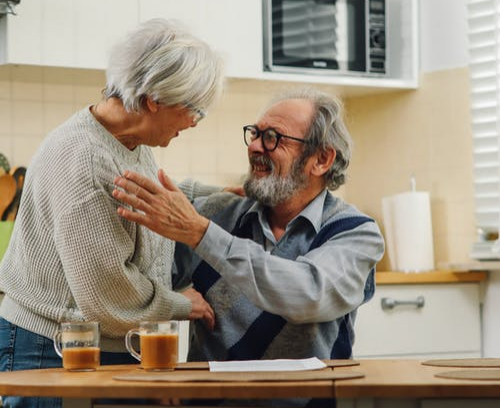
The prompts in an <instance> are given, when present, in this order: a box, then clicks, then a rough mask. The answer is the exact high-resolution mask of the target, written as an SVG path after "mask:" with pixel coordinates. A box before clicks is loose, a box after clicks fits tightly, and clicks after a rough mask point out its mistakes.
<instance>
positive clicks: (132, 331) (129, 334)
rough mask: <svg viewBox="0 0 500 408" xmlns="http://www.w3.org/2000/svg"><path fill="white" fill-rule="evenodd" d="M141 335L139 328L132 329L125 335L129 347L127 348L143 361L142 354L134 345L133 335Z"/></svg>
mask: <svg viewBox="0 0 500 408" xmlns="http://www.w3.org/2000/svg"><path fill="white" fill-rule="evenodd" d="M134 334H135V335H137V336H139V330H137V329H130V330H129V331H128V332H127V334H126V335H125V347H127V350H128V352H129V353H130V354H132V357H134V358H135V359H136V360H139V361H141V355H140V354H139V353H138V352H137V351H135V349H134V346H132V336H133V335H134Z"/></svg>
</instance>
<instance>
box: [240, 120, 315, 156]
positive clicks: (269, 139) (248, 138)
mask: <svg viewBox="0 0 500 408" xmlns="http://www.w3.org/2000/svg"><path fill="white" fill-rule="evenodd" d="M259 137H262V146H263V147H264V150H265V151H267V152H272V151H273V150H274V149H276V148H277V147H278V144H279V142H280V139H281V138H283V137H284V138H286V139H291V140H295V141H296V142H300V143H304V144H307V143H308V142H307V140H304V139H299V138H298V137H293V136H287V135H282V134H281V133H278V132H276V131H275V130H274V129H265V130H259V129H258V128H257V127H256V126H253V125H246V126H243V138H244V140H245V144H246V145H247V146H250V144H251V143H252V142H253V141H254V140H257V139H258V138H259Z"/></svg>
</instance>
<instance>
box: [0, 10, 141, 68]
mask: <svg viewBox="0 0 500 408" xmlns="http://www.w3.org/2000/svg"><path fill="white" fill-rule="evenodd" d="M137 8H138V6H137V0H85V1H83V0H43V1H41V0H36V1H32V0H22V1H21V2H20V3H19V5H18V6H17V7H16V13H17V15H16V16H14V15H7V16H4V17H1V18H0V42H1V44H0V63H3V64H27V65H45V66H56V67H72V68H94V69H104V68H105V67H106V65H107V55H108V51H109V48H110V46H111V45H112V44H113V43H114V42H115V41H116V40H117V39H118V38H120V37H121V36H123V34H124V33H125V32H126V31H127V30H128V29H130V28H131V27H133V26H134V25H135V24H136V23H137Z"/></svg>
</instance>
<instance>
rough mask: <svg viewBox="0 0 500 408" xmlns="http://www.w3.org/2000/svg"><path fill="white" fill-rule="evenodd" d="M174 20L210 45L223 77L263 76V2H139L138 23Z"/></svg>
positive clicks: (251, 0)
mask: <svg viewBox="0 0 500 408" xmlns="http://www.w3.org/2000/svg"><path fill="white" fill-rule="evenodd" d="M155 17H162V18H167V19H169V18H173V19H177V20H180V21H181V22H182V23H184V24H185V25H186V26H187V27H188V28H189V29H190V31H192V32H193V33H194V34H195V35H197V36H199V37H200V38H202V39H203V40H204V41H206V42H207V43H209V44H210V45H212V46H213V47H214V48H215V49H217V50H218V51H219V52H220V53H221V54H222V56H223V58H224V59H225V62H226V75H227V76H229V77H236V78H257V77H259V76H261V74H262V3H261V2H260V1H257V0H236V1H235V0H210V1H207V0H182V1H178V0H139V19H140V21H145V20H149V19H151V18H155Z"/></svg>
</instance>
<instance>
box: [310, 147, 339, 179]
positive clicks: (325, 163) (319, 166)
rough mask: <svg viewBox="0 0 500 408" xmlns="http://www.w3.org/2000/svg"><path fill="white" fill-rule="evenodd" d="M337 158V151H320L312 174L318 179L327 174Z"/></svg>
mask: <svg viewBox="0 0 500 408" xmlns="http://www.w3.org/2000/svg"><path fill="white" fill-rule="evenodd" d="M335 156H337V152H336V151H335V149H326V150H323V149H322V150H319V151H318V152H317V153H316V157H315V162H314V164H313V167H312V174H313V175H315V176H318V177H320V176H322V175H323V174H325V173H326V172H327V171H328V170H329V169H330V167H332V164H333V162H334V161H335Z"/></svg>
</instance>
